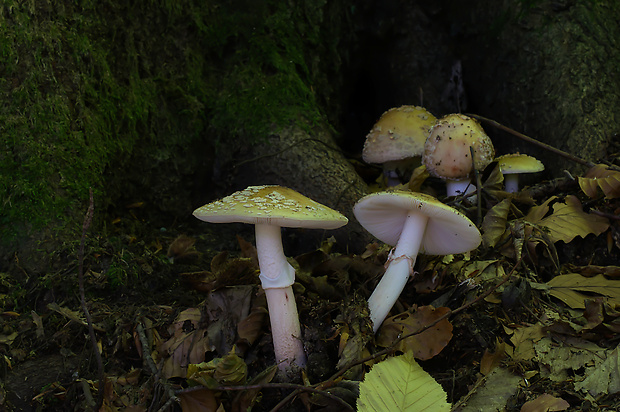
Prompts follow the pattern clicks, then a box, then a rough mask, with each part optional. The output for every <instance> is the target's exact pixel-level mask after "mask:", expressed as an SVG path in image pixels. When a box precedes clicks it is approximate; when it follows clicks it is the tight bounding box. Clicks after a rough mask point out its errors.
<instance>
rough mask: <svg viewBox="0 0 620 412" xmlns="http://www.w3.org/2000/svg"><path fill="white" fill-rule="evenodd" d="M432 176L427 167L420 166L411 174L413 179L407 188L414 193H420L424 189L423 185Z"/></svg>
mask: <svg viewBox="0 0 620 412" xmlns="http://www.w3.org/2000/svg"><path fill="white" fill-rule="evenodd" d="M429 176H430V174H429V173H428V170H426V166H424V165H422V166H418V167H416V168H415V169H413V173H411V178H410V179H409V183H407V188H408V189H409V190H410V191H412V192H419V191H420V189H421V188H422V183H424V182H425V181H426V179H428V177H429Z"/></svg>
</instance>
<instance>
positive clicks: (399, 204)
mask: <svg viewBox="0 0 620 412" xmlns="http://www.w3.org/2000/svg"><path fill="white" fill-rule="evenodd" d="M353 213H354V214H355V217H356V218H357V220H358V221H359V222H360V224H361V225H362V226H363V227H364V228H365V229H366V230H368V231H369V232H370V233H371V234H373V235H374V236H375V237H376V238H377V239H379V240H381V241H383V242H385V243H387V244H388V245H393V246H395V248H394V249H393V250H392V252H391V253H390V257H389V259H388V262H387V264H386V265H387V268H386V271H385V273H384V274H383V278H382V279H381V281H380V282H379V284H378V285H377V287H376V288H375V290H374V291H373V293H372V294H371V296H370V298H369V299H368V308H369V310H370V319H371V320H372V322H373V329H374V331H375V332H377V330H379V327H380V326H381V324H382V323H383V321H384V320H385V318H386V317H387V315H388V313H389V312H390V310H391V309H392V306H394V303H395V302H396V300H397V299H398V297H399V296H400V294H401V292H402V291H403V289H404V288H405V285H406V284H407V280H408V279H409V277H410V276H411V275H412V274H413V267H414V265H415V262H416V258H417V256H418V254H419V253H427V254H432V255H446V254H450V253H464V252H467V251H469V250H472V249H474V248H476V247H478V245H479V244H480V242H481V240H482V239H481V236H480V232H479V231H478V229H477V228H476V226H475V225H474V224H473V223H472V222H471V220H469V219H468V218H467V217H466V216H465V215H463V214H462V213H460V212H459V211H457V210H455V209H453V208H451V207H449V206H447V205H445V204H443V203H441V202H439V201H438V200H437V199H435V198H434V197H432V196H429V195H425V194H423V193H414V192H408V191H401V190H394V191H391V192H377V193H373V194H370V195H368V196H365V197H364V198H362V199H360V200H359V201H358V202H357V203H356V204H355V207H354V208H353Z"/></svg>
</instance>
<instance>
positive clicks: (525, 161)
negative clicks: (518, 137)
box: [495, 153, 545, 193]
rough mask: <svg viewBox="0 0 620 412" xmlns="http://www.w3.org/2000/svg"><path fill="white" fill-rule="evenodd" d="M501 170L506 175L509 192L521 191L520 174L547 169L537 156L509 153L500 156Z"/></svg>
mask: <svg viewBox="0 0 620 412" xmlns="http://www.w3.org/2000/svg"><path fill="white" fill-rule="evenodd" d="M495 160H497V165H498V166H499V171H500V172H502V175H504V185H505V186H506V191H507V192H508V193H516V192H518V191H519V175H520V174H522V173H535V172H542V171H543V170H545V166H544V165H543V164H542V162H541V161H540V160H538V159H536V158H535V157H532V156H528V155H526V154H520V153H515V154H507V155H503V156H500V157H498V158H497V159H495Z"/></svg>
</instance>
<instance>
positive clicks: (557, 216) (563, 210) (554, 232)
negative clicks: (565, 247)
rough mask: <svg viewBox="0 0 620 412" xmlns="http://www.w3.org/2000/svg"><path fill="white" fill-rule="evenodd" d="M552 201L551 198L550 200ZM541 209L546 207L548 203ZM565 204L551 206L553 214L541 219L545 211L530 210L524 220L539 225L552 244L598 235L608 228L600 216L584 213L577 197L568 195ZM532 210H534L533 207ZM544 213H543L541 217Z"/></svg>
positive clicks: (606, 222) (607, 222)
mask: <svg viewBox="0 0 620 412" xmlns="http://www.w3.org/2000/svg"><path fill="white" fill-rule="evenodd" d="M551 199H553V197H552V198H551ZM551 199H549V200H547V202H545V203H544V205H542V206H539V207H543V206H546V205H548V203H549V201H550V200H551ZM564 202H565V203H561V202H557V203H555V204H554V205H553V213H552V214H551V215H550V216H547V217H544V218H541V216H540V215H541V213H542V212H543V211H544V210H545V208H544V207H543V208H542V209H537V210H536V211H535V212H532V210H530V213H528V215H527V216H526V220H527V221H528V222H530V223H534V224H539V225H541V226H544V227H546V228H547V229H548V230H549V238H550V239H551V240H552V241H553V242H557V241H560V240H562V241H564V242H566V243H568V242H570V241H571V240H573V239H574V238H575V237H576V236H580V237H586V236H587V235H589V234H594V235H600V234H601V233H603V232H604V231H605V230H607V228H609V221H608V220H607V219H606V218H604V217H601V216H597V215H591V214H589V213H585V212H584V211H583V209H582V207H581V202H580V201H579V199H577V197H575V196H573V195H568V196H566V198H565V199H564ZM532 209H536V208H535V207H533V208H532ZM544 214H546V211H545V213H543V216H544Z"/></svg>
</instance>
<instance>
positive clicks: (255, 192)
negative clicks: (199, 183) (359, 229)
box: [194, 186, 348, 229]
mask: <svg viewBox="0 0 620 412" xmlns="http://www.w3.org/2000/svg"><path fill="white" fill-rule="evenodd" d="M194 216H196V217H197V218H198V219H200V220H204V221H205V222H210V223H232V222H240V223H251V224H260V223H263V224H265V223H266V224H273V225H277V226H281V227H304V228H310V229H336V228H339V227H340V226H344V225H345V224H347V222H348V219H347V218H346V217H344V216H343V215H342V214H340V213H339V212H336V211H335V210H332V209H330V208H328V207H327V206H323V205H322V204H320V203H317V202H315V201H314V200H312V199H309V198H307V197H306V196H304V195H302V194H299V193H298V192H296V191H294V190H293V189H289V188H287V187H282V186H249V187H248V188H246V189H243V190H241V191H239V192H235V193H233V194H232V195H229V196H226V197H225V198H223V199H221V200H216V201H215V202H212V203H208V204H206V205H204V206H201V207H199V208H198V209H196V210H194Z"/></svg>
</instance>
